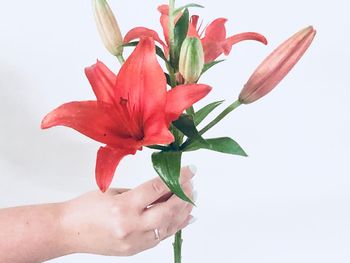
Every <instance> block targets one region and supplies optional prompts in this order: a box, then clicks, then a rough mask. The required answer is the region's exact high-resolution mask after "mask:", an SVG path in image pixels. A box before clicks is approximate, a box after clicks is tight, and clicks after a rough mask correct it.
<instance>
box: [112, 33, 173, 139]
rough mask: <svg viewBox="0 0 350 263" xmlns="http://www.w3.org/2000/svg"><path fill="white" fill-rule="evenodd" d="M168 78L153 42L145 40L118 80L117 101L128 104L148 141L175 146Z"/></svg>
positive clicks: (120, 73) (143, 39) (135, 124)
mask: <svg viewBox="0 0 350 263" xmlns="http://www.w3.org/2000/svg"><path fill="white" fill-rule="evenodd" d="M166 92H167V91H166V78H165V75H164V72H163V69H162V68H161V66H160V65H159V63H158V61H157V58H156V53H155V44H154V40H153V38H150V37H147V38H141V40H140V43H139V44H138V45H137V47H136V48H135V50H134V51H133V53H132V54H131V55H130V57H129V58H128V59H127V61H126V62H125V63H124V65H123V67H122V68H121V69H120V72H119V74H118V77H117V88H116V91H115V98H116V99H124V100H126V101H127V104H128V107H129V108H128V109H129V112H130V115H131V116H132V120H131V121H133V122H134V123H133V125H134V126H135V127H142V128H143V133H144V134H143V135H144V140H145V141H147V140H148V137H149V136H151V137H152V136H156V135H157V136H158V139H159V141H161V142H162V143H171V142H172V141H173V136H171V135H170V134H171V133H170V132H169V129H168V126H167V124H166V122H165V106H166Z"/></svg>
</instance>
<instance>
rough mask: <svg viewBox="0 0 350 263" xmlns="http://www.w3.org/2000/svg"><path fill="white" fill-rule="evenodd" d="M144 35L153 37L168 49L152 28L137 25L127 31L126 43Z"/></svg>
mask: <svg viewBox="0 0 350 263" xmlns="http://www.w3.org/2000/svg"><path fill="white" fill-rule="evenodd" d="M142 37H152V38H153V39H154V40H155V41H157V42H158V43H159V44H161V45H162V46H163V49H164V50H166V49H167V48H168V47H167V45H166V44H165V43H164V42H163V41H162V40H161V39H160V37H159V35H158V33H157V32H156V31H154V30H152V29H149V28H146V27H135V28H133V29H131V30H130V31H129V32H128V33H126V35H125V37H124V44H126V43H129V42H130V41H132V40H134V39H139V38H142Z"/></svg>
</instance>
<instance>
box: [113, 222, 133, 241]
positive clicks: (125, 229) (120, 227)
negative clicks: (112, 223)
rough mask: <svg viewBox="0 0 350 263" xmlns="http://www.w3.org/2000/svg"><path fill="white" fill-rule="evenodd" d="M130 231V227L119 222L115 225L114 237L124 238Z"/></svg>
mask: <svg viewBox="0 0 350 263" xmlns="http://www.w3.org/2000/svg"><path fill="white" fill-rule="evenodd" d="M131 231H132V229H131V228H130V226H129V225H128V224H127V223H125V222H121V223H119V224H117V226H116V230H115V237H116V238H117V239H120V240H125V239H127V238H128V237H129V235H130V234H131Z"/></svg>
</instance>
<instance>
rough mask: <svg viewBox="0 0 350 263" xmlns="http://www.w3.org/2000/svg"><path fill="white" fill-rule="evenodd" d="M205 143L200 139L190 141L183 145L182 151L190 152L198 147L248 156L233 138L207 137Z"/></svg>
mask: <svg viewBox="0 0 350 263" xmlns="http://www.w3.org/2000/svg"><path fill="white" fill-rule="evenodd" d="M206 142H207V144H201V142H200V141H191V142H190V143H189V144H187V146H185V147H184V149H183V151H186V152H190V151H196V150H199V149H207V150H211V151H216V152H221V153H227V154H232V155H240V156H248V155H247V154H246V153H245V151H244V150H243V149H242V147H241V146H240V145H239V144H238V143H237V142H236V141H234V140H232V139H231V138H228V137H222V138H214V139H207V140H206Z"/></svg>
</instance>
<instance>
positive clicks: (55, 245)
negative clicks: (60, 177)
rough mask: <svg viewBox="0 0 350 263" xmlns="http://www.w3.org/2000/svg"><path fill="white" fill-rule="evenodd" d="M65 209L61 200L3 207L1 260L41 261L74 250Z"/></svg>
mask: <svg viewBox="0 0 350 263" xmlns="http://www.w3.org/2000/svg"><path fill="white" fill-rule="evenodd" d="M63 209H64V205H63V204H61V203H57V204H45V205H35V206H23V207H15V208H6V209H0V262H2V263H17V262H18V263H22V262H26V263H37V262H43V261H45V260H48V259H52V258H55V257H59V256H63V255H66V254H69V253H71V251H70V246H69V244H68V243H67V238H66V237H65V235H66V234H65V233H66V231H65V229H64V228H63V224H62V215H63V212H62V211H63Z"/></svg>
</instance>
